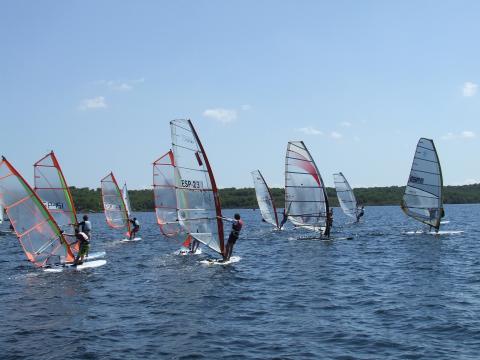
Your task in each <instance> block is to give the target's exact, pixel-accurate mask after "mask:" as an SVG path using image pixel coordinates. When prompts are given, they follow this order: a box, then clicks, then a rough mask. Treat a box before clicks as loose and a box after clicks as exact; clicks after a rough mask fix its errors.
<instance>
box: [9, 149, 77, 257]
mask: <svg viewBox="0 0 480 360" xmlns="http://www.w3.org/2000/svg"><path fill="white" fill-rule="evenodd" d="M0 204H1V205H2V206H3V207H4V208H5V210H6V212H7V215H8V217H9V218H10V221H11V224H12V225H13V228H14V231H15V233H16V235H17V237H18V239H19V241H20V244H21V245H22V248H23V250H24V252H25V255H26V256H27V259H28V260H29V261H31V262H32V263H34V264H35V265H36V266H45V265H53V264H61V263H68V262H72V261H73V260H74V254H73V252H72V250H71V249H70V247H69V245H68V243H67V241H66V240H65V238H64V237H63V235H62V233H61V231H60V228H59V227H58V225H57V223H56V222H55V219H54V218H53V216H52V215H51V213H49V212H48V211H47V209H46V208H45V206H44V205H43V202H42V200H40V198H39V197H38V195H37V194H36V193H35V191H33V189H32V188H31V187H30V185H28V183H27V182H26V181H25V179H24V178H23V177H22V176H21V175H20V174H19V173H18V172H17V170H16V169H15V168H14V167H13V166H12V165H11V164H10V163H9V162H8V161H7V159H5V158H4V157H2V161H1V162H0Z"/></svg>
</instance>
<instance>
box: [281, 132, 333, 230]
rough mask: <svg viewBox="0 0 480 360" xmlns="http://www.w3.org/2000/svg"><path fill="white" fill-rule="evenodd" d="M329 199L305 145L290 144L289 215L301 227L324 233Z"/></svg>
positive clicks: (287, 172)
mask: <svg viewBox="0 0 480 360" xmlns="http://www.w3.org/2000/svg"><path fill="white" fill-rule="evenodd" d="M328 211H329V205H328V197H327V193H326V190H325V187H324V183H323V180H322V177H321V176H320V173H319V171H318V169H317V165H316V164H315V162H314V161H313V158H312V156H311V155H310V152H309V151H308V149H307V147H306V146H305V144H304V143H303V141H290V142H289V143H288V146H287V154H286V157H285V213H286V215H287V216H288V219H289V220H290V221H291V222H292V223H293V224H294V225H295V226H299V227H304V228H307V229H309V230H315V231H324V230H325V229H326V226H327V213H328Z"/></svg>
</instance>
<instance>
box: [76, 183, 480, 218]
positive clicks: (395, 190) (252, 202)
mask: <svg viewBox="0 0 480 360" xmlns="http://www.w3.org/2000/svg"><path fill="white" fill-rule="evenodd" d="M70 189H71V192H72V196H73V199H74V201H75V205H76V207H77V209H78V211H80V212H82V211H83V212H88V211H92V212H98V211H102V197H101V191H100V189H88V188H75V187H72V188H70ZM404 190H405V187H403V186H389V187H371V188H357V189H355V190H354V192H355V196H356V198H357V201H358V203H359V204H363V205H367V206H368V205H399V204H400V201H401V199H402V195H403V192H404ZM271 191H272V195H273V197H274V199H275V203H276V204H277V207H279V208H281V207H283V203H284V189H280V188H273V189H271ZM327 192H328V196H329V199H330V202H331V204H332V205H333V206H338V201H337V197H336V194H335V189H334V188H327ZM128 193H129V196H130V202H131V204H132V207H133V209H134V210H135V211H153V208H154V204H153V190H151V189H146V190H129V191H128ZM219 193H220V201H221V204H222V207H223V208H257V207H258V205H257V200H256V198H255V189H254V188H240V189H237V188H225V189H220V190H219ZM444 203H446V204H471V203H480V184H474V185H462V186H445V187H444Z"/></svg>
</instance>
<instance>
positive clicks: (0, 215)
mask: <svg viewBox="0 0 480 360" xmlns="http://www.w3.org/2000/svg"><path fill="white" fill-rule="evenodd" d="M1 223H3V206H2V205H0V224H1Z"/></svg>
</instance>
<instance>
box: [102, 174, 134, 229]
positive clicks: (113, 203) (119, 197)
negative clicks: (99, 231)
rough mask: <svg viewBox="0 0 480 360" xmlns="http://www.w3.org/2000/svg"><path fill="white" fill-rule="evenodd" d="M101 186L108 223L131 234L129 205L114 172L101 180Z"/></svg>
mask: <svg viewBox="0 0 480 360" xmlns="http://www.w3.org/2000/svg"><path fill="white" fill-rule="evenodd" d="M101 186H102V199H103V210H104V211H105V217H106V219H107V224H108V225H109V226H110V227H112V228H114V229H123V230H126V231H127V233H128V234H130V221H129V219H128V213H127V207H126V205H125V202H124V199H123V193H122V191H121V190H120V188H119V187H118V183H117V180H115V176H113V173H110V174H108V175H107V176H105V177H104V178H103V179H102V180H101Z"/></svg>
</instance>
